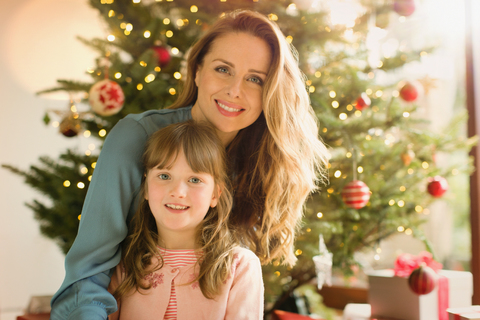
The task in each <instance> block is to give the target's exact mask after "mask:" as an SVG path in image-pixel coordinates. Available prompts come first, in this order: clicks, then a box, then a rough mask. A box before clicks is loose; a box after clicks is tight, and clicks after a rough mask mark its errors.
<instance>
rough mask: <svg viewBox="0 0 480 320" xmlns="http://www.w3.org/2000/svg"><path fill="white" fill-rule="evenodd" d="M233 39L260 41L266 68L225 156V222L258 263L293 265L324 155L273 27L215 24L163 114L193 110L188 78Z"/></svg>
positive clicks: (297, 75) (292, 63)
mask: <svg viewBox="0 0 480 320" xmlns="http://www.w3.org/2000/svg"><path fill="white" fill-rule="evenodd" d="M239 32H244V33H247V34H250V35H253V36H255V37H258V38H260V39H263V40H264V41H265V42H266V43H267V44H268V46H269V48H270V50H271V54H272V61H271V66H270V68H269V71H268V74H267V77H266V81H265V83H264V87H263V97H262V99H263V112H262V114H261V115H260V116H259V118H258V119H257V120H256V121H255V122H254V123H253V124H252V125H250V126H249V127H248V128H245V129H243V130H241V131H240V132H239V133H238V134H237V136H236V137H235V139H234V140H233V141H232V143H231V144H230V145H229V147H228V150H227V152H228V159H229V161H230V163H229V168H230V169H231V170H232V172H231V173H230V174H231V175H232V177H233V186H234V191H235V193H234V201H235V206H234V208H233V211H232V215H231V218H230V223H231V225H234V226H236V227H237V229H239V232H238V233H237V234H238V235H239V237H240V239H239V241H242V242H243V243H244V244H246V245H248V246H249V247H250V249H251V250H252V251H254V252H255V253H256V254H257V255H258V256H259V258H260V259H261V260H262V262H263V263H268V262H270V261H272V260H280V261H282V262H284V263H286V264H289V265H293V264H294V263H295V261H296V258H295V255H294V254H293V250H292V249H293V243H294V240H295V234H296V231H297V230H298V228H299V224H300V222H301V218H302V215H303V205H304V202H305V200H306V198H307V197H308V196H309V194H310V193H311V192H313V191H316V189H317V182H318V180H319V179H320V178H322V177H324V175H323V173H324V170H325V167H326V163H327V155H328V151H327V148H326V147H325V145H324V144H323V143H322V142H321V141H320V139H319V137H318V125H317V118H316V116H315V114H314V112H313V109H312V108H311V106H310V99H309V97H308V93H307V91H306V87H305V80H306V79H305V77H304V75H303V73H302V72H301V71H300V69H299V67H298V55H297V52H296V50H295V49H294V47H293V46H291V45H290V44H289V43H288V42H287V41H286V40H285V36H284V35H283V34H282V32H281V31H280V29H279V28H278V27H277V25H276V24H274V23H273V22H271V21H270V20H268V18H266V17H265V16H264V15H262V14H259V13H256V12H252V11H234V12H231V13H229V14H226V15H224V16H223V17H221V18H220V19H219V20H218V21H217V22H216V23H215V24H214V25H212V26H211V27H210V28H209V30H208V31H207V33H206V34H205V35H204V36H203V37H202V38H201V39H200V40H199V41H198V42H197V43H196V44H195V45H194V46H193V47H192V48H191V49H190V52H189V55H188V61H187V77H186V81H185V84H184V88H183V91H182V93H181V94H180V96H179V97H178V100H177V101H176V102H175V103H174V104H173V105H172V106H170V108H180V107H184V106H187V105H193V104H194V103H195V101H196V99H197V87H196V85H195V81H194V80H195V74H196V72H197V68H198V66H201V65H202V63H203V59H204V57H205V55H206V54H207V53H208V52H209V50H210V48H211V46H212V43H213V42H214V41H215V40H216V39H217V38H219V37H221V36H223V35H225V34H228V33H239ZM253 58H254V57H252V59H253Z"/></svg>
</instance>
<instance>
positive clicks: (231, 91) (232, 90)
mask: <svg viewBox="0 0 480 320" xmlns="http://www.w3.org/2000/svg"><path fill="white" fill-rule="evenodd" d="M242 85H243V79H242V78H240V77H232V78H231V80H230V83H229V85H228V87H227V94H228V95H229V96H230V97H231V98H239V97H240V94H241V92H242Z"/></svg>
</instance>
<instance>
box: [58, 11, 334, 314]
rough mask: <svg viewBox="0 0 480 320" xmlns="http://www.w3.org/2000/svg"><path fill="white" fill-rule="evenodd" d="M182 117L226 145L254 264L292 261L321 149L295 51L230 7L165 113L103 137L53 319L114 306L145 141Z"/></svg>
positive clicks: (260, 19)
mask: <svg viewBox="0 0 480 320" xmlns="http://www.w3.org/2000/svg"><path fill="white" fill-rule="evenodd" d="M189 119H193V120H194V121H201V120H207V121H208V122H210V123H211V124H212V125H213V126H214V127H215V128H216V131H217V134H218V135H219V137H220V139H221V140H222V142H223V144H224V145H225V147H226V148H227V157H228V161H229V170H230V175H231V179H232V185H233V192H234V207H233V209H232V214H231V218H230V225H231V227H232V228H235V229H236V231H237V232H236V234H239V235H240V236H239V237H240V239H238V241H240V242H241V243H243V244H244V245H245V246H247V247H248V248H250V249H251V250H252V251H253V252H255V253H256V254H257V256H258V257H259V258H260V260H261V261H262V263H268V262H271V261H272V260H276V261H280V262H283V263H286V264H289V265H292V264H294V263H295V260H296V259H295V255H294V254H293V250H292V248H293V241H294V238H295V231H296V229H297V226H298V224H299V222H300V219H301V216H302V207H303V204H304V201H305V199H306V197H307V196H308V195H309V194H310V193H311V192H312V191H313V190H315V189H316V182H317V180H318V178H319V176H318V174H319V173H320V172H322V170H323V168H324V165H325V163H326V156H327V150H326V148H325V146H324V145H323V143H322V142H321V141H320V140H319V139H318V127H317V124H316V117H315V115H314V113H313V110H312V108H311V107H310V104H309V98H308V93H307V92H306V90H305V83H304V78H303V76H302V73H301V71H300V70H299V68H298V64H297V61H296V55H295V53H294V49H293V48H292V47H291V46H290V45H289V44H288V43H287V42H286V40H285V37H284V35H283V34H282V33H281V31H280V30H279V29H278V27H277V26H276V25H275V24H274V23H272V22H271V21H269V20H268V19H267V18H266V17H264V16H263V15H261V14H258V13H255V12H251V11H236V12H233V13H231V14H227V15H225V16H224V17H222V18H221V19H219V20H218V21H217V23H216V24H214V25H213V26H212V27H210V29H209V30H208V31H207V33H206V34H205V35H204V36H203V37H202V38H201V39H200V40H199V41H198V42H197V43H196V44H195V45H194V46H193V47H192V49H191V51H190V53H189V57H188V75H187V77H186V83H185V86H184V88H183V91H182V93H181V95H180V96H179V97H178V100H177V101H176V102H175V103H174V104H173V105H172V106H171V107H170V108H169V109H165V110H151V111H147V112H145V113H142V114H138V115H129V116H127V117H126V118H125V119H123V120H122V121H120V122H118V124H117V125H116V126H115V127H114V129H113V130H112V131H111V132H110V134H109V135H108V137H107V139H106V141H105V143H104V146H103V149H102V152H101V154H100V157H99V160H98V162H97V166H96V169H95V173H94V175H93V178H92V182H91V184H90V187H89V190H88V193H87V197H86V199H85V203H84V207H83V210H82V220H81V221H80V227H79V232H78V235H77V238H76V240H75V243H74V244H73V246H72V248H71V249H70V251H69V253H68V254H67V257H66V260H65V265H66V276H65V280H64V282H63V284H62V286H61V288H60V289H59V291H58V292H57V293H56V295H55V296H54V298H53V299H52V315H51V319H52V320H57V319H62V320H63V319H89V320H92V319H106V317H107V315H108V314H110V313H112V312H114V311H115V310H116V303H115V299H114V298H113V296H112V295H111V294H109V293H108V292H107V289H106V288H107V287H108V285H109V282H110V276H111V273H112V268H114V267H115V266H116V265H117V264H118V262H119V260H120V256H121V252H120V249H119V244H120V243H121V242H122V241H123V240H124V238H125V236H126V235H127V230H128V226H127V222H128V221H129V220H130V218H131V216H132V215H133V213H134V212H135V209H136V207H137V203H138V199H137V196H138V192H139V189H140V184H141V177H142V174H143V170H144V168H143V167H142V164H141V155H142V154H143V151H144V147H145V143H146V140H147V139H148V137H149V136H150V135H151V134H152V133H154V132H155V131H157V130H158V129H160V128H162V127H165V126H167V125H169V124H172V123H177V122H182V121H187V120H189Z"/></svg>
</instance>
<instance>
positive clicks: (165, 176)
mask: <svg viewBox="0 0 480 320" xmlns="http://www.w3.org/2000/svg"><path fill="white" fill-rule="evenodd" d="M158 177H159V178H160V179H162V180H168V179H170V176H169V175H168V174H166V173H161V174H160V175H159V176H158Z"/></svg>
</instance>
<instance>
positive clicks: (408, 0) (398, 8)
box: [393, 0, 415, 17]
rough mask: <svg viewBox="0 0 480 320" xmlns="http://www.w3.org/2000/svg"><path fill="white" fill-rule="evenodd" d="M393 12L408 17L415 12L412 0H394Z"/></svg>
mask: <svg viewBox="0 0 480 320" xmlns="http://www.w3.org/2000/svg"><path fill="white" fill-rule="evenodd" d="M393 10H394V11H395V12H396V13H398V14H399V15H401V16H405V17H408V16H409V15H411V14H412V13H414V12H415V1H414V0H395V2H394V3H393Z"/></svg>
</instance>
